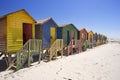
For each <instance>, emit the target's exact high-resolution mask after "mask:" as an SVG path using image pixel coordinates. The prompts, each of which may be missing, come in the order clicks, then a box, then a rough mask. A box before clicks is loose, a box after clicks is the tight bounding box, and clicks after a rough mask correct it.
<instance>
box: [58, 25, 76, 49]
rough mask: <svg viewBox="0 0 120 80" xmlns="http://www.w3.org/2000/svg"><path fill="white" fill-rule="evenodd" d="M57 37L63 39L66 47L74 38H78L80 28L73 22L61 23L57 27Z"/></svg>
mask: <svg viewBox="0 0 120 80" xmlns="http://www.w3.org/2000/svg"><path fill="white" fill-rule="evenodd" d="M57 38H58V39H63V44H64V47H65V46H67V45H68V44H69V43H70V41H71V40H72V39H76V40H77V39H78V29H77V28H76V27H75V26H74V25H73V24H66V25H61V26H59V27H57Z"/></svg>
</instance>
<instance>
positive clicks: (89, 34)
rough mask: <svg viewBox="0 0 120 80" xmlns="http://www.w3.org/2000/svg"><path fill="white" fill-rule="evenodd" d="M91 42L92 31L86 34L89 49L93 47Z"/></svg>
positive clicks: (92, 37)
mask: <svg viewBox="0 0 120 80" xmlns="http://www.w3.org/2000/svg"><path fill="white" fill-rule="evenodd" d="M93 41H94V33H93V31H89V32H88V42H89V43H88V44H89V48H92V47H93Z"/></svg>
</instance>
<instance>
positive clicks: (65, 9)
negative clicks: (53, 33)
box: [0, 0, 120, 38]
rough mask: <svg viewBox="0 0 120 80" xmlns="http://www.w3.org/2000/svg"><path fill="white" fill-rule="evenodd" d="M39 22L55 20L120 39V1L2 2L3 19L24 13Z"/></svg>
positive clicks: (18, 0)
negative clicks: (46, 19) (19, 11)
mask: <svg viewBox="0 0 120 80" xmlns="http://www.w3.org/2000/svg"><path fill="white" fill-rule="evenodd" d="M20 9H26V11H27V12H28V13H29V14H30V15H31V16H32V17H33V18H34V19H36V20H41V19H44V18H48V17H52V18H53V19H54V20H55V21H56V22H57V23H58V24H69V23H73V24H74V25H75V26H76V27H77V28H78V29H81V28H86V29H87V30H93V32H98V33H102V34H105V35H106V36H108V37H112V38H120V0H1V1H0V16H2V15H4V14H7V13H10V12H13V11H16V10H20Z"/></svg>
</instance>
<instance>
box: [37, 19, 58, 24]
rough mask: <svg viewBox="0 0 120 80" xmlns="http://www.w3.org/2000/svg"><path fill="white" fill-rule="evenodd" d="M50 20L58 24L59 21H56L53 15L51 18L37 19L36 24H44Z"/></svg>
mask: <svg viewBox="0 0 120 80" xmlns="http://www.w3.org/2000/svg"><path fill="white" fill-rule="evenodd" d="M50 20H52V21H53V22H54V23H55V24H56V25H57V23H56V22H55V21H54V20H53V19H52V18H51V17H50V18H46V19H43V20H39V21H37V23H36V24H44V23H46V22H48V21H50Z"/></svg>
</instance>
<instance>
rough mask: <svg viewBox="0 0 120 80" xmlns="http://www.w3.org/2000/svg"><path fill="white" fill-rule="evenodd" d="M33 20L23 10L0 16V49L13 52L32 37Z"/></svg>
mask: <svg viewBox="0 0 120 80" xmlns="http://www.w3.org/2000/svg"><path fill="white" fill-rule="evenodd" d="M35 22H36V21H35V20H34V19H33V18H32V17H31V16H30V15H29V14H28V13H27V12H26V11H25V10H24V9H21V10H18V11H15V12H12V13H9V14H6V15H3V16H1V17H0V51H1V52H5V53H9V54H10V53H14V52H16V51H18V50H19V49H20V48H21V47H22V46H23V45H24V44H25V43H26V41H27V40H28V39H32V38H34V37H35V36H34V35H35V34H34V25H35Z"/></svg>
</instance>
